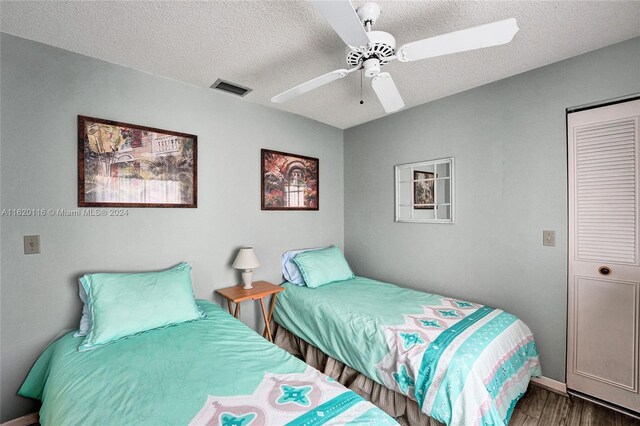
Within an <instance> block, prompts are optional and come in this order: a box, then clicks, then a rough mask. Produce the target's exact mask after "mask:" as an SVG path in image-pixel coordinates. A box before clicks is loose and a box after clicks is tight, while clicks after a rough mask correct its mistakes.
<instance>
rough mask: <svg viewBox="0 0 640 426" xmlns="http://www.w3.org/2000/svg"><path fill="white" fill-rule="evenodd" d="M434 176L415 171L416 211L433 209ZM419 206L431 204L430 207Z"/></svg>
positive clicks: (414, 205)
mask: <svg viewBox="0 0 640 426" xmlns="http://www.w3.org/2000/svg"><path fill="white" fill-rule="evenodd" d="M434 176H435V175H434V174H433V173H431V172H419V171H417V170H414V171H413V180H414V182H413V208H414V209H433V204H434V203H435V201H434V198H433V196H434V190H433V186H434V182H435V181H434V180H422V179H433V178H434ZM417 204H431V205H430V206H421V205H417Z"/></svg>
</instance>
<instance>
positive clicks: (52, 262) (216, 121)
mask: <svg viewBox="0 0 640 426" xmlns="http://www.w3.org/2000/svg"><path fill="white" fill-rule="evenodd" d="M0 62H1V88H0V90H1V91H2V101H1V102H2V103H1V109H2V115H1V119H2V134H1V141H2V145H1V152H2V158H1V184H2V188H1V194H2V195H1V199H0V203H1V207H2V208H5V209H10V208H56V209H57V208H60V209H74V208H76V206H77V197H76V191H77V162H76V161H77V160H76V159H77V130H76V129H77V127H76V126H77V124H76V123H77V115H78V114H83V115H89V116H93V117H100V118H107V119H113V120H119V121H126V122H129V123H137V124H141V125H146V126H151V127H159V128H163V129H171V130H176V131H181V132H186V133H192V134H196V135H198V160H199V167H198V208H197V209H130V210H129V216H128V217H115V218H109V217H99V218H91V217H42V218H24V217H22V218H17V217H3V218H2V231H1V245H2V259H1V268H2V272H1V290H0V291H1V298H2V301H1V311H2V312H1V324H2V330H1V331H2V337H1V342H0V346H1V366H0V369H1V372H2V377H1V379H2V380H1V381H2V389H1V392H2V399H1V404H2V407H1V409H2V413H1V420H0V421H6V420H7V419H10V418H13V417H15V416H18V415H22V414H24V413H26V412H28V411H29V410H30V409H33V408H34V406H33V405H32V404H31V403H30V401H28V400H26V399H23V398H19V397H17V396H16V391H17V390H18V387H19V386H20V384H21V382H22V380H23V379H24V377H25V375H26V373H27V372H28V370H29V368H30V367H31V365H32V363H33V362H34V361H35V358H36V356H37V355H38V354H39V352H40V351H41V350H42V349H43V348H44V346H45V345H46V344H47V343H48V342H49V341H50V340H51V339H52V338H54V337H55V336H56V335H57V334H58V332H60V331H61V330H63V329H66V328H75V327H77V322H78V320H79V317H80V309H81V305H80V302H79V300H78V297H77V295H76V294H77V284H76V278H77V277H78V276H79V275H81V274H82V273H84V272H89V271H141V270H153V269H159V268H166V267H170V266H173V265H175V264H176V263H178V262H180V261H187V262H189V263H191V265H193V284H194V289H195V292H196V295H197V297H199V298H204V299H212V298H213V290H214V289H216V288H220V287H226V286H229V285H233V284H235V283H237V282H239V279H240V277H239V274H238V273H237V272H236V271H235V270H233V269H231V267H230V263H231V262H232V261H233V257H234V256H235V252H236V250H237V248H238V247H239V246H241V245H243V244H252V245H254V247H255V249H256V252H257V255H258V257H259V259H260V261H261V263H262V266H261V267H260V268H258V269H257V270H256V271H255V272H254V278H255V279H267V280H272V281H274V282H280V281H279V280H280V278H281V275H280V267H279V256H280V254H281V252H283V251H284V250H286V249H290V248H295V247H306V246H321V245H327V244H331V243H334V244H338V245H342V243H343V217H344V216H343V199H344V197H343V147H342V136H343V132H342V131H341V130H339V129H336V128H333V127H330V126H327V125H323V124H320V123H317V122H315V121H312V120H308V119H305V118H302V117H299V116H294V115H291V114H288V113H283V112H278V111H276V110H272V109H268V108H265V107H261V106H257V105H253V104H250V103H247V102H244V101H241V100H239V99H237V98H233V97H231V96H229V95H226V94H219V93H215V92H213V91H212V90H211V89H207V88H200V87H194V86H189V85H185V84H182V83H178V82H175V81H172V80H168V79H164V78H160V77H156V76H152V75H150V74H146V73H143V72H138V71H134V70H131V69H126V68H123V67H120V66H117V65H113V64H109V63H106V62H102V61H98V60H94V59H90V58H87V57H84V56H81V55H77V54H73V53H70V52H67V51H63V50H59V49H56V48H52V47H48V46H45V45H42V44H38V43H35V42H31V41H27V40H24V39H20V38H16V37H13V36H9V35H6V34H2V35H1V59H0ZM216 77H218V76H211V79H212V81H213V80H215V78H216ZM260 148H274V149H278V150H283V151H288V152H294V153H299V154H304V155H309V156H312V157H318V158H319V159H320V186H321V188H320V189H321V199H320V206H321V208H320V211H318V212H262V211H260V162H259V156H260ZM30 234H39V235H40V236H41V244H42V253H41V254H39V255H28V256H26V255H24V254H22V251H23V247H22V236H23V235H30ZM216 300H217V301H219V302H220V300H219V299H216ZM256 314H257V311H256V310H255V309H249V305H247V306H246V307H245V308H244V309H243V319H244V320H245V321H247V322H249V323H250V324H254V318H253V317H254V316H255V315H256Z"/></svg>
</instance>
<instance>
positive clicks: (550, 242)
mask: <svg viewBox="0 0 640 426" xmlns="http://www.w3.org/2000/svg"><path fill="white" fill-rule="evenodd" d="M542 245H543V246H551V247H555V246H556V231H542Z"/></svg>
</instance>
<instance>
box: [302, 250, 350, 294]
mask: <svg viewBox="0 0 640 426" xmlns="http://www.w3.org/2000/svg"><path fill="white" fill-rule="evenodd" d="M293 261H294V262H295V264H296V265H298V268H300V272H301V273H302V277H303V278H304V282H305V283H307V286H308V287H311V288H313V287H320V286H321V285H325V284H329V283H333V282H336V281H344V280H350V279H352V278H353V277H354V275H353V272H352V271H351V268H349V264H348V263H347V260H346V259H345V258H344V256H343V255H342V252H341V251H340V249H339V248H338V247H335V246H331V247H328V248H325V249H321V250H312V251H305V252H302V253H299V254H297V255H295V257H294V258H293Z"/></svg>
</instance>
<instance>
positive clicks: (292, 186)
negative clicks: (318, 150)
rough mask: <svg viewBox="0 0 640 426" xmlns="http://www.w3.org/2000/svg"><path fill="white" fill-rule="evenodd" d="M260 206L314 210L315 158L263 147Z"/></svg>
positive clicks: (316, 205) (316, 187) (316, 196)
mask: <svg viewBox="0 0 640 426" xmlns="http://www.w3.org/2000/svg"><path fill="white" fill-rule="evenodd" d="M260 161H261V163H262V172H261V174H262V196H261V198H262V210H318V208H319V203H318V200H319V194H320V189H319V188H320V181H319V176H318V164H319V160H318V159H317V158H311V157H305V156H302V155H296V154H289V153H286V152H279V151H271V150H268V149H263V150H262V151H261V153H260Z"/></svg>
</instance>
